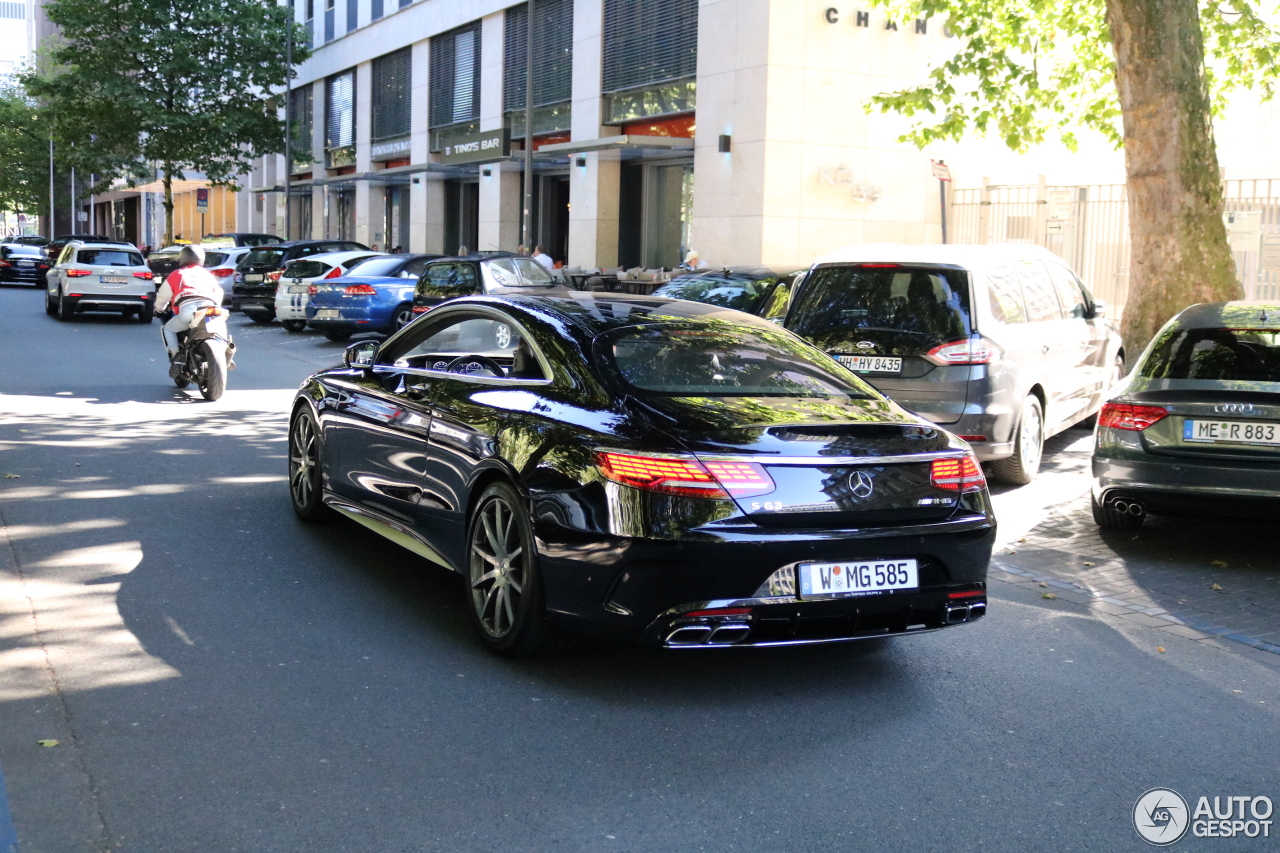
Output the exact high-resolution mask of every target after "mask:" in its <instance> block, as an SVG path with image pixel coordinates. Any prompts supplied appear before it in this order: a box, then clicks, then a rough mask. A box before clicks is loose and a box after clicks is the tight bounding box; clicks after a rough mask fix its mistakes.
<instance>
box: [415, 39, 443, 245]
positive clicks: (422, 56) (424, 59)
mask: <svg viewBox="0 0 1280 853" xmlns="http://www.w3.org/2000/svg"><path fill="white" fill-rule="evenodd" d="M430 48H431V42H430V41H428V40H426V39H423V40H422V41H420V42H418V43H416V44H415V45H414V46H413V61H412V66H413V72H412V80H411V82H410V101H409V107H410V109H409V162H411V163H413V164H415V165H418V164H424V163H426V162H428V161H429V160H430V159H431V155H430V153H429V152H428V151H427V149H428V147H429V145H428V134H427V116H428V113H427V97H428V90H427V77H428V73H429V69H430V67H431V65H430V63H431V56H430V52H429V51H430ZM433 203H434V204H435V206H436V207H443V206H444V202H443V200H442V199H432V198H431V193H429V192H428V175H427V173H426V172H414V173H413V177H412V178H410V179H409V245H408V246H407V247H406V248H408V250H409V251H410V252H433V251H438V250H437V248H435V247H437V246H442V245H443V243H444V231H443V223H441V225H440V234H439V237H438V239H436V240H434V241H433V240H432V239H431V229H430V227H429V225H428V219H429V216H430V214H429V209H430V205H431V204H433ZM439 215H440V214H439V213H438V212H437V214H436V216H437V218H439Z"/></svg>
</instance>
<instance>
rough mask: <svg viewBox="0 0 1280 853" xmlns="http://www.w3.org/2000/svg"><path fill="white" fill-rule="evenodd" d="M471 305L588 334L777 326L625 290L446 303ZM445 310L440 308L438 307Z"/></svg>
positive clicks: (507, 295)
mask: <svg viewBox="0 0 1280 853" xmlns="http://www.w3.org/2000/svg"><path fill="white" fill-rule="evenodd" d="M468 305H474V306H481V305H487V306H491V307H509V308H514V309H516V310H517V311H527V312H529V313H532V314H537V315H542V316H544V317H546V316H551V317H554V318H556V319H558V320H560V321H561V322H563V323H566V324H568V325H571V326H573V327H575V328H576V329H577V330H578V332H580V333H581V334H582V335H583V336H585V337H589V338H593V337H596V336H597V335H600V334H603V333H605V332H608V331H610V330H612V329H621V328H625V327H627V326H636V325H640V324H642V323H654V322H658V323H681V322H690V321H691V322H701V321H708V320H719V321H726V320H727V321H731V322H735V323H740V324H744V325H748V326H755V327H758V328H761V329H769V330H772V331H777V330H778V326H777V325H776V324H774V323H770V322H769V321H767V320H762V319H761V318H759V317H757V316H755V315H754V314H747V313H746V312H744V311H735V310H733V309H732V308H722V307H720V306H718V305H710V304H707V303H705V302H690V301H688V300H684V299H668V298H665V297H661V296H639V295H632V294H626V293H598V292H595V291H586V290H575V291H567V292H561V293H557V294H513V293H510V292H507V293H504V294H502V295H487V296H480V295H477V296H461V297H458V298H456V299H451V300H449V302H448V303H447V305H446V306H441V308H444V307H448V308H451V309H459V308H465V307H466V306H468ZM436 310H437V311H438V310H441V309H440V308H438V309H436Z"/></svg>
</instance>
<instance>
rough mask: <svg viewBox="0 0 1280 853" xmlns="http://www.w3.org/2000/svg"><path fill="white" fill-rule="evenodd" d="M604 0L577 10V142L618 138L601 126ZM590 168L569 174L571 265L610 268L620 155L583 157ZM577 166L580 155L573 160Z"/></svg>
mask: <svg viewBox="0 0 1280 853" xmlns="http://www.w3.org/2000/svg"><path fill="white" fill-rule="evenodd" d="M603 39H604V3H603V0H578V2H577V3H575V4H574V7H573V124H572V131H573V139H574V140H575V141H582V140H586V139H597V138H599V137H601V136H609V135H614V134H616V133H617V132H618V129H617V128H614V127H605V126H604V125H602V124H601V123H600V119H601V113H600V111H601V106H602V105H601V102H600V80H601V77H600V73H601V56H602V54H601V50H602V43H603ZM580 156H582V157H585V159H586V166H585V167H582V168H579V167H578V166H576V165H575V166H573V168H572V169H571V170H570V173H569V266H580V267H583V268H594V267H610V266H616V265H617V263H618V178H619V168H618V167H619V164H618V160H617V154H616V153H610V154H605V155H601V154H600V153H598V152H594V151H593V152H589V153H587V154H584V155H580ZM573 160H574V162H575V163H576V161H577V157H576V156H575V157H574V158H573Z"/></svg>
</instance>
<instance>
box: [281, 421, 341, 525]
mask: <svg viewBox="0 0 1280 853" xmlns="http://www.w3.org/2000/svg"><path fill="white" fill-rule="evenodd" d="M322 451H323V448H322V447H321V445H320V430H319V428H318V426H317V424H316V419H315V416H314V415H312V414H311V412H310V410H308V409H307V408H305V407H303V408H299V409H298V411H297V413H296V414H295V415H294V416H293V421H292V422H291V423H290V424H289V502H290V503H291V504H293V512H294V514H295V515H297V516H298V518H300V519H301V520H303V521H305V522H308V523H311V522H316V521H323V520H325V519H326V518H328V517H330V516H331V515H332V511H331V510H330V509H329V507H327V506H326V505H325V503H324V499H323V496H322V494H321V480H320V455H321V452H322Z"/></svg>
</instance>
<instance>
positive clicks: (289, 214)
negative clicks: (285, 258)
mask: <svg viewBox="0 0 1280 853" xmlns="http://www.w3.org/2000/svg"><path fill="white" fill-rule="evenodd" d="M284 65H285V69H284V238H285V239H286V240H291V239H293V204H292V199H290V198H289V177H290V176H291V175H292V174H293V114H292V113H293V110H292V107H293V0H289V23H288V27H287V28H286V29H285V31H284Z"/></svg>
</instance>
